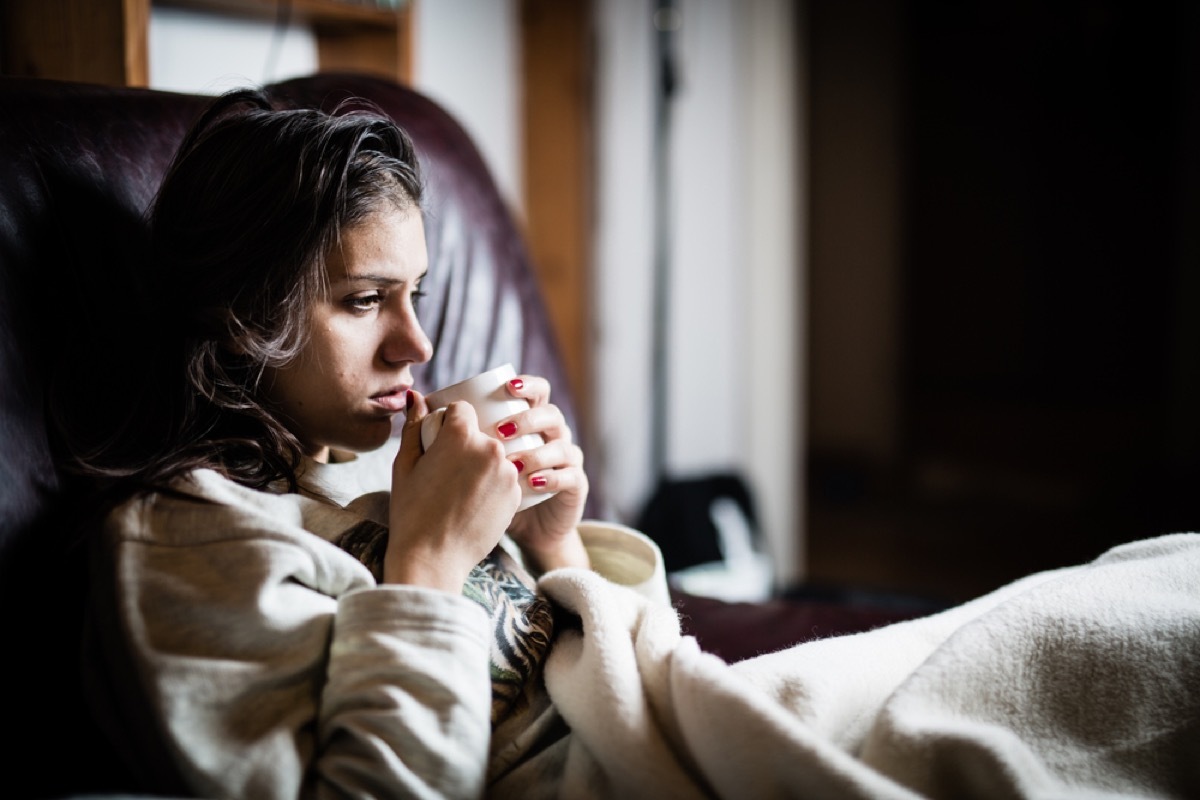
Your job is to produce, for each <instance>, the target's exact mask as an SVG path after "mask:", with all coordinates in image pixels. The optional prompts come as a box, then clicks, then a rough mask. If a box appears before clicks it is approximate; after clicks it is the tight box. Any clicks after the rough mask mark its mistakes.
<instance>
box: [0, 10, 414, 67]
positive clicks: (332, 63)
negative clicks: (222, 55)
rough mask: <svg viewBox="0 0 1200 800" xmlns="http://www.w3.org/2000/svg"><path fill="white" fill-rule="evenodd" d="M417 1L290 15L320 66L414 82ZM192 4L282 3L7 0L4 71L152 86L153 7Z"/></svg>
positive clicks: (270, 13) (247, 14)
mask: <svg viewBox="0 0 1200 800" xmlns="http://www.w3.org/2000/svg"><path fill="white" fill-rule="evenodd" d="M413 3H414V0H408V2H404V3H402V4H401V5H400V6H399V7H398V8H395V9H389V8H379V7H375V6H371V5H367V4H365V3H355V2H350V0H291V3H290V10H289V11H288V13H289V15H290V18H291V19H293V20H298V21H304V22H307V23H308V24H310V25H311V26H312V29H313V34H314V36H315V37H316V41H317V59H318V69H320V70H326V71H328V70H349V71H355V72H367V73H371V74H376V75H382V76H384V77H388V78H391V79H392V80H396V81H399V82H402V83H408V82H411V79H412V46H411V26H410V20H411V16H412V6H413ZM154 6H159V7H174V8H189V9H194V10H200V11H209V12H213V13H216V14H221V15H225V16H229V17H240V18H253V19H267V20H273V19H275V18H276V15H277V14H278V13H279V2H278V0H4V2H3V3H2V4H0V37H2V39H0V70H2V71H3V73H4V74H6V75H24V76H28V77H36V78H55V79H59V80H76V81H87V82H89V83H103V84H108V85H113V86H147V85H149V83H150V48H149V43H148V39H149V30H150V12H151V8H152V7H154Z"/></svg>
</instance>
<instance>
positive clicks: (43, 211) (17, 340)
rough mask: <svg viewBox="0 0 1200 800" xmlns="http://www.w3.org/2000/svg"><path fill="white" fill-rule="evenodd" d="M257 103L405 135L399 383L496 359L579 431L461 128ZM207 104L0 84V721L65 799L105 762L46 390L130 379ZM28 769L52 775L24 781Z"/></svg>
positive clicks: (87, 397) (421, 381)
mask: <svg viewBox="0 0 1200 800" xmlns="http://www.w3.org/2000/svg"><path fill="white" fill-rule="evenodd" d="M267 88H268V90H269V91H271V92H272V93H274V94H276V95H278V96H279V97H281V98H284V99H286V101H287V102H288V103H290V104H292V105H294V106H296V107H323V108H331V107H333V106H334V105H336V104H338V103H339V102H342V101H343V100H345V99H347V98H349V97H360V98H363V99H366V100H368V101H370V102H371V103H373V104H375V105H376V106H377V107H379V108H380V109H382V110H383V111H385V112H386V113H388V114H389V115H390V116H391V117H392V118H393V119H395V120H396V121H397V122H398V123H399V124H400V125H401V126H402V127H404V128H405V129H406V130H407V131H408V132H409V133H410V135H411V136H412V137H413V139H414V141H415V143H416V146H417V149H418V152H419V154H420V157H421V160H422V165H423V168H424V172H425V177H426V182H427V186H428V203H427V210H428V213H427V217H426V235H427V239H428V245H429V253H430V272H429V276H428V278H427V279H426V281H425V283H424V284H423V288H424V289H426V291H427V296H426V298H425V300H424V301H423V303H422V306H421V310H420V315H421V319H422V323H423V325H424V326H425V329H426V331H427V332H428V333H429V335H430V338H431V339H432V340H433V343H434V347H435V356H434V358H433V360H432V361H431V362H430V363H429V364H428V365H425V366H424V367H422V368H419V369H417V370H414V373H415V377H416V382H417V388H419V389H422V390H424V391H429V390H431V389H433V388H436V387H438V386H441V385H445V384H447V383H450V382H453V381H456V380H459V379H461V378H464V377H467V376H468V375H471V374H474V373H476V372H480V371H483V370H485V369H488V368H490V367H493V366H497V365H499V364H502V363H504V362H512V363H513V364H514V365H515V366H516V367H517V369H518V371H523V372H530V373H535V374H541V375H545V376H546V377H547V378H549V379H550V380H551V382H552V383H553V384H554V385H555V392H554V400H555V402H556V403H557V404H558V405H559V406H561V407H562V408H563V409H564V411H565V413H566V414H567V417H568V421H569V422H570V423H571V424H572V425H573V427H574V428H575V429H576V430H578V425H576V424H575V412H574V404H573V402H572V399H571V396H570V391H569V387H568V386H567V383H566V373H565V371H564V370H563V368H562V364H561V361H560V357H559V353H558V350H557V348H556V346H555V343H554V339H553V335H552V332H551V329H550V325H549V322H548V317H547V314H546V312H545V309H544V307H543V305H542V299H541V296H540V293H539V290H538V287H537V283H536V279H535V276H534V274H533V272H532V270H531V268H530V264H529V261H528V257H527V254H526V250H525V247H524V245H523V243H522V240H521V237H520V235H519V233H518V229H517V227H516V225H515V223H514V221H513V219H512V216H511V214H510V212H509V209H507V208H506V207H505V204H504V202H503V200H502V198H501V196H500V194H499V193H498V191H497V189H496V187H495V184H494V183H493V181H492V179H491V177H490V176H489V174H488V171H487V169H486V167H485V165H484V163H483V161H482V159H481V157H480V156H479V153H478V151H477V150H476V148H475V146H474V145H473V143H472V142H471V141H470V139H469V138H468V137H467V135H466V134H465V133H464V131H463V130H462V129H461V127H460V126H459V125H458V124H457V123H456V122H455V121H454V120H453V119H451V118H450V117H449V116H448V115H447V114H446V113H445V112H444V111H443V110H442V109H441V108H440V107H439V106H437V105H436V104H435V103H433V102H432V101H430V100H429V99H428V98H426V97H424V96H422V95H420V94H418V93H417V92H414V91H412V90H410V89H407V88H404V87H401V86H397V85H395V84H393V83H389V82H387V81H384V80H380V79H374V78H368V77H362V76H350V75H320V76H313V77H308V78H301V79H295V80H291V81H286V82H283V83H280V84H275V85H272V86H269V87H267ZM207 102H208V98H206V97H202V96H194V95H184V94H174V93H167V92H157V91H151V90H145V89H119V88H106V87H100V86H92V85H84V84H71V83H63V82H56V81H38V80H29V79H14V78H0V633H2V635H3V636H4V638H5V640H6V648H5V649H6V650H7V653H8V654H7V655H6V657H5V658H4V659H0V661H2V662H6V663H5V664H4V666H3V667H0V676H3V677H0V681H2V682H0V685H2V686H4V687H5V689H6V690H8V691H21V692H25V693H26V694H27V695H28V696H29V697H30V698H32V702H31V703H30V706H29V707H30V710H31V713H30V714H29V715H27V716H26V715H22V716H21V718H20V719H17V718H13V717H9V726H8V727H9V729H10V730H11V731H15V732H16V734H15V735H17V736H20V737H22V741H23V742H24V743H25V744H26V745H27V747H20V748H18V750H17V752H15V753H12V754H11V755H12V756H13V759H12V761H10V763H13V764H19V765H21V768H22V769H25V770H30V771H32V772H33V773H35V774H36V773H39V772H42V770H47V771H46V772H45V773H43V774H44V777H45V779H46V780H48V781H50V784H48V786H47V789H48V790H47V792H46V793H47V794H55V793H58V794H61V793H65V792H66V791H68V790H69V791H79V790H80V787H79V786H76V785H75V784H73V783H71V778H70V776H69V775H67V774H65V773H63V772H62V769H63V768H64V767H66V768H67V769H72V768H71V767H70V766H68V765H70V764H72V763H74V764H75V767H74V769H75V770H76V771H79V770H80V769H81V766H80V764H81V762H80V760H81V759H84V760H86V759H88V758H92V759H93V760H95V761H98V762H100V763H99V765H98V766H99V768H100V769H103V767H104V765H105V764H106V763H107V762H106V756H104V754H103V751H102V748H99V746H98V745H97V743H96V742H95V741H94V740H93V738H91V734H92V733H94V732H92V731H89V730H88V729H87V728H86V722H85V721H84V720H83V719H82V718H81V717H80V716H79V712H80V711H81V709H80V708H79V702H80V695H79V693H78V691H77V686H76V682H77V679H78V677H79V675H78V662H79V659H78V650H77V648H78V637H77V629H78V625H79V620H80V618H81V617H80V614H81V613H82V610H83V609H82V602H83V601H82V596H83V594H82V584H83V582H84V578H85V575H86V563H85V560H84V559H83V557H82V551H83V548H81V547H78V546H76V544H77V543H76V542H74V541H73V538H72V537H71V536H70V535H69V534H68V532H69V531H72V530H73V526H72V525H71V524H69V522H68V520H69V519H70V518H71V513H72V511H73V509H72V495H71V487H70V481H69V480H67V478H66V476H65V474H64V473H63V472H62V471H61V470H60V469H59V468H58V466H57V465H56V463H55V460H54V457H53V454H52V449H51V446H50V438H49V436H48V427H47V422H46V398H47V393H48V390H50V389H52V390H53V393H54V394H55V396H56V397H57V398H59V399H60V400H61V399H62V398H66V399H67V401H68V402H69V403H70V404H72V405H74V404H76V403H77V404H78V406H76V408H77V409H80V410H82V411H83V414H84V417H85V418H86V415H87V414H88V413H94V414H96V415H102V414H103V413H104V412H105V409H106V408H111V407H112V406H113V405H114V404H119V403H120V402H121V393H120V386H121V385H122V384H121V375H122V370H136V369H137V365H136V364H124V363H120V362H118V363H116V364H114V359H113V355H114V354H116V353H120V352H122V343H123V342H128V341H130V340H132V339H133V338H135V337H138V336H152V335H153V331H146V330H138V329H137V328H136V325H135V324H134V323H133V322H132V320H133V319H134V318H135V317H136V315H126V314H122V308H123V307H128V306H129V304H130V303H131V302H134V301H135V298H133V297H131V296H130V295H129V293H128V292H127V291H126V285H127V284H126V278H127V277H128V275H129V270H130V268H131V265H133V264H135V263H136V261H137V259H138V258H139V257H140V254H141V253H142V252H143V247H144V245H145V240H146V230H145V224H144V212H145V210H146V208H147V206H148V205H149V203H150V202H151V201H152V199H153V196H154V193H155V191H156V189H157V186H158V184H159V182H160V180H161V178H162V176H163V173H164V172H165V170H166V167H167V165H168V163H169V161H170V159H171V157H172V155H173V153H174V150H175V148H176V147H177V146H178V143H179V142H180V140H181V139H182V137H183V135H184V133H185V131H186V129H187V127H188V126H189V125H190V123H191V122H192V120H193V119H195V117H196V116H197V115H198V114H199V113H200V111H201V110H202V109H203V107H204V105H205V104H206V103H207ZM592 483H593V486H594V496H595V497H596V498H598V497H599V496H600V495H599V487H598V486H596V481H595V479H594V477H593V480H592ZM596 502H598V500H594V501H593V504H592V506H591V507H590V509H589V510H590V511H592V510H594V509H595V507H596V505H595V503H596ZM16 654H19V655H16ZM85 669H86V667H85ZM18 687H21V688H18ZM42 756H46V757H47V758H51V761H50V762H47V763H46V764H43V765H41V766H38V764H39V761H38V759H39V758H41V757H42ZM55 765H58V766H57V767H56V766H55ZM93 766H97V765H93ZM56 769H57V770H58V774H53V773H54V771H55V770H56ZM10 779H11V776H10ZM55 781H67V783H66V784H64V785H62V786H59V785H58V784H57V783H55ZM16 785H19V784H16ZM82 788H83V789H87V790H95V789H96V788H97V787H95V786H88V785H87V784H86V783H84V784H83V786H82ZM99 788H104V786H103V782H101V785H100V787H99Z"/></svg>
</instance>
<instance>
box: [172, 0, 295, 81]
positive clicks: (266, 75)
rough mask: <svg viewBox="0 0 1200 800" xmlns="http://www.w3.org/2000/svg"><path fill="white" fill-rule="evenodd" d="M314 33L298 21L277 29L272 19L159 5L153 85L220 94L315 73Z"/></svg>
mask: <svg viewBox="0 0 1200 800" xmlns="http://www.w3.org/2000/svg"><path fill="white" fill-rule="evenodd" d="M316 68H317V45H316V39H315V38H314V37H313V34H312V31H311V30H310V29H309V28H308V27H307V26H305V25H302V24H298V23H295V22H292V23H290V24H288V25H287V26H286V27H285V28H283V29H281V30H279V31H277V30H276V26H275V24H274V23H273V22H272V21H270V20H254V19H240V18H235V17H229V16H223V15H216V14H208V13H204V12H199V11H189V10H186V9H178V8H161V7H158V6H155V7H154V8H153V10H152V11H151V14H150V85H151V87H153V88H155V89H165V90H168V91H175V92H193V93H197V94H220V93H221V92H224V91H227V90H229V89H233V88H236V87H238V86H247V85H260V84H264V83H270V82H272V81H277V80H284V79H286V78H293V77H296V76H299V75H307V74H310V73H312V72H315V71H316Z"/></svg>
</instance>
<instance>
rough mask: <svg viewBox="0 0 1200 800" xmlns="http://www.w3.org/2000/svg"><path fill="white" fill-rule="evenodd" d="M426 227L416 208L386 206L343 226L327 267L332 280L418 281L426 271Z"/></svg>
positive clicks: (335, 281) (337, 281)
mask: <svg viewBox="0 0 1200 800" xmlns="http://www.w3.org/2000/svg"><path fill="white" fill-rule="evenodd" d="M427 266H428V257H427V254H426V251H425V226H424V223H423V222H422V219H421V214H420V212H419V211H418V210H416V209H407V210H398V209H396V208H394V207H387V208H384V209H381V210H380V211H377V212H375V213H373V214H370V215H369V216H367V217H365V218H364V219H362V220H361V221H360V222H357V223H355V224H354V225H351V226H348V227H346V228H343V229H342V231H341V235H340V236H339V241H338V244H337V245H335V247H334V249H333V252H332V253H331V254H330V257H329V258H328V259H326V270H327V272H328V275H329V281H330V283H339V282H345V281H356V280H369V281H373V282H388V283H394V282H408V281H415V280H417V279H419V278H420V277H421V275H423V274H424V273H425V270H426V268H427Z"/></svg>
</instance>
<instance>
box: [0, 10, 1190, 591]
mask: <svg viewBox="0 0 1200 800" xmlns="http://www.w3.org/2000/svg"><path fill="white" fill-rule="evenodd" d="M1197 8H1198V6H1197V5H1196V4H1194V3H1190V2H1185V1H1184V0H1163V1H1162V2H1157V3H1140V2H1112V1H1110V2H1101V1H1100V0H1094V1H1087V0H1078V1H1076V2H1062V3H1054V4H1047V3H1041V2H1034V1H1033V0H1013V2H1007V3H1002V4H1001V3H985V2H972V1H969V0H968V1H967V2H931V1H930V0H925V1H924V2H922V1H920V0H895V1H894V2H883V1H882V0H675V2H664V1H663V0H637V1H636V2H635V1H634V0H407V1H406V2H404V1H401V2H381V3H371V2H365V0H364V1H363V2H351V1H350V0H346V1H345V2H341V1H340V0H290V2H288V1H284V0H5V3H4V5H3V16H2V17H0V23H2V24H3V29H2V37H0V38H2V46H3V51H2V56H3V67H4V71H5V72H6V73H10V74H25V75H39V76H42V77H67V78H74V79H83V80H93V81H97V82H103V83H124V84H131V85H147V86H150V87H153V88H161V89H170V90H177V91H188V92H200V93H210V94H213V93H217V92H220V91H224V90H225V89H228V88H232V87H233V86H237V85H243V84H247V83H250V84H255V83H264V82H269V81H273V80H281V79H285V78H288V77H292V76H296V75H301V74H306V73H309V72H313V71H316V70H318V69H357V70H365V71H370V72H375V73H378V74H382V75H385V76H388V77H391V78H393V79H396V80H401V81H403V82H407V83H411V84H412V85H414V86H415V87H416V88H418V89H420V90H422V91H424V92H426V93H427V94H429V95H430V96H431V97H433V98H434V99H435V100H437V101H439V102H440V103H442V104H443V105H445V106H446V107H447V108H448V109H449V110H450V111H451V112H452V113H454V114H455V115H456V116H457V117H458V118H459V119H460V121H461V122H462V123H463V124H464V125H465V126H466V128H467V129H468V131H469V132H470V133H471V134H472V136H473V138H474V139H475V141H476V143H477V144H478V145H479V147H480V149H481V150H482V152H483V155H484V157H485V159H486V160H487V162H488V163H489V165H490V167H491V169H492V171H493V174H494V175H495V177H496V180H497V183H498V185H499V186H500V189H501V191H502V193H503V195H504V196H505V198H506V199H507V200H508V202H509V204H510V206H511V207H512V209H513V212H514V214H515V216H516V217H517V219H518V220H520V223H521V225H522V226H523V228H524V229H525V231H526V233H527V236H528V239H529V243H530V248H531V252H532V254H533V257H534V261H535V264H536V266H537V268H538V270H539V275H540V278H541V282H542V287H543V291H544V292H545V294H546V297H547V301H548V302H549V304H550V307H551V312H552V315H553V318H554V323H555V325H556V328H557V331H558V334H559V337H560V340H561V342H562V345H563V352H564V356H565V357H566V359H567V363H568V371H569V374H570V375H571V381H572V386H571V387H570V388H571V390H572V391H573V393H574V395H575V397H576V398H577V399H578V402H579V405H580V409H581V411H582V422H581V427H582V429H583V430H581V431H580V435H581V436H582V438H583V441H584V442H585V444H586V446H587V449H588V468H589V471H591V472H594V473H596V474H597V475H600V476H601V478H602V482H603V484H604V485H605V486H606V487H607V500H608V501H609V503H610V505H611V513H612V516H613V517H615V518H617V519H619V520H622V521H626V522H630V523H633V522H635V521H636V520H637V519H638V517H639V514H640V513H641V512H642V510H643V509H644V507H645V506H646V504H647V502H648V501H649V500H650V498H651V497H652V496H653V495H654V493H655V491H656V487H659V486H661V485H662V483H663V482H664V481H666V480H678V481H686V480H691V479H702V478H704V477H706V476H713V475H719V476H734V477H736V478H737V479H738V480H739V481H743V482H744V483H745V485H747V486H748V487H749V490H750V493H751V496H752V499H753V503H754V507H755V514H754V519H753V523H754V528H755V531H754V532H755V534H756V536H757V537H758V538H757V540H756V544H755V546H756V547H757V548H758V549H760V550H761V551H762V552H763V553H764V554H765V556H766V557H767V559H768V560H769V563H770V564H771V571H772V580H773V582H774V585H775V586H776V587H779V588H783V589H786V588H788V587H794V586H796V585H798V584H801V583H803V584H805V585H808V586H817V587H820V586H830V587H848V586H849V587H856V588H861V589H865V590H879V591H889V592H893V591H894V592H903V593H908V594H915V595H920V596H924V597H929V598H933V599H937V600H946V601H953V600H960V599H965V598H967V597H971V596H974V595H977V594H979V593H981V592H983V591H987V590H988V589H991V588H993V587H995V586H997V585H999V584H1000V583H1002V582H1004V581H1007V580H1009V579H1011V578H1014V577H1017V576H1019V575H1021V574H1024V573H1027V572H1030V571H1033V570H1037V569H1043V568H1048V567H1054V566H1059V565H1061V564H1066V563H1071V562H1074V561H1078V560H1081V559H1086V558H1090V557H1092V556H1094V555H1096V554H1098V553H1099V552H1100V551H1101V550H1103V549H1105V548H1106V547H1108V546H1110V545H1112V544H1114V543H1117V542H1121V541H1126V540H1130V539H1134V538H1140V537H1143V536H1149V535H1152V534H1155V533H1159V532H1165V531H1170V530H1185V529H1186V530H1193V529H1196V528H1197V527H1198V526H1200V519H1198V518H1200V499H1198V495H1200V492H1197V491H1196V487H1197V485H1198V484H1197V477H1198V476H1200V418H1198V417H1197V409H1198V408H1200V324H1198V323H1197V322H1196V321H1195V320H1196V317H1197V315H1196V313H1195V310H1196V309H1198V308H1200V241H1198V237H1197V226H1196V224H1195V222H1194V221H1195V220H1197V219H1198V218H1200V217H1198V216H1197V215H1198V213H1200V165H1198V163H1197V143H1198V142H1200V127H1198V125H1200V123H1198V113H1197V112H1198V110H1200V109H1198V105H1197V104H1198V102H1200V83H1198V79H1200V64H1198V61H1197V55H1196V53H1197V49H1198V48H1197V45H1200V12H1198V10H1197ZM659 167H661V168H659ZM657 276H665V282H664V283H658V282H656V281H657V280H658V277H657ZM663 285H665V287H666V288H665V290H661V286H663ZM656 344H661V348H660V349H656V347H655V345H656ZM659 377H661V378H662V380H661V381H660V380H658V378H659ZM656 398H658V399H660V400H661V403H660V402H658V400H656Z"/></svg>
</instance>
